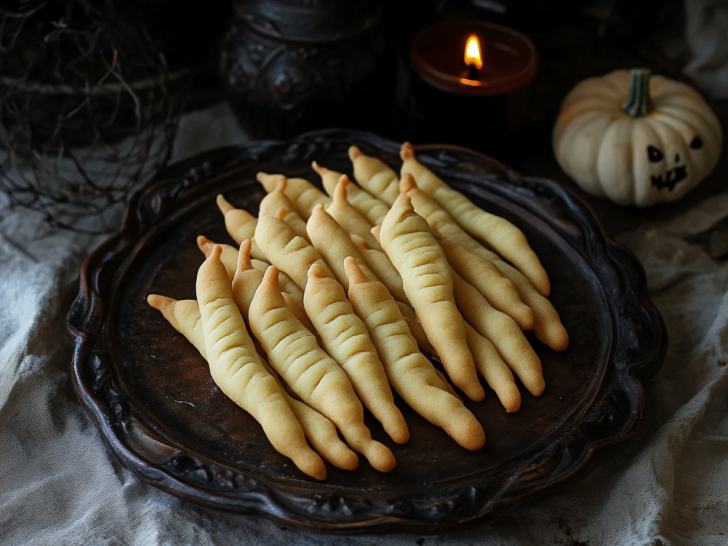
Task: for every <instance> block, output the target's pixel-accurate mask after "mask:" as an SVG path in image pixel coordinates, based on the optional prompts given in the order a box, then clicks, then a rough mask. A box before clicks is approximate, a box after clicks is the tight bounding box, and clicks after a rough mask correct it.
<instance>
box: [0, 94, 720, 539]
mask: <svg viewBox="0 0 728 546" xmlns="http://www.w3.org/2000/svg"><path fill="white" fill-rule="evenodd" d="M220 108H223V109H224V108H225V107H220ZM219 114H220V113H219V112H217V113H216V112H214V109H213V111H212V113H211V112H210V111H208V112H201V113H194V114H192V115H188V116H187V117H186V118H184V120H183V124H182V127H181V130H180V138H179V139H178V141H177V144H176V146H177V147H176V150H175V155H176V156H177V157H182V156H185V155H188V154H190V153H193V152H196V151H199V143H200V142H205V143H206V144H207V146H215V145H221V144H225V143H229V142H234V141H238V140H242V139H243V138H244V135H242V133H240V132H239V129H237V128H236V127H234V126H230V125H225V124H224V123H222V124H221V122H219V119H221V117H222V118H224V117H225V116H220V115H219ZM216 120H217V121H216ZM205 131H207V132H206V133H205ZM726 214H728V194H724V195H720V196H717V197H713V198H711V199H710V200H708V201H706V202H703V203H702V204H700V205H699V206H697V207H695V208H693V209H692V210H690V211H688V212H687V213H685V214H683V215H682V216H680V217H678V218H675V219H673V220H671V221H669V222H668V223H663V224H655V225H648V226H643V227H642V228H641V229H639V230H638V231H636V232H633V233H629V234H627V235H624V236H622V237H620V241H621V242H622V243H623V244H625V245H626V246H627V247H628V248H630V249H631V250H632V251H633V252H634V253H635V254H636V255H637V256H638V257H639V259H640V260H641V262H642V264H643V265H644V267H645V269H646V271H647V278H648V287H649V292H650V296H651V298H652V300H653V302H654V303H655V304H656V305H657V307H658V308H659V310H660V312H661V313H662V316H663V318H664V320H665V322H666V324H667V329H668V332H669V348H668V352H667V358H666V360H665V363H664V365H663V366H662V368H661V370H660V371H659V372H658V374H657V375H656V376H655V378H654V379H653V380H652V381H651V382H650V383H649V384H648V386H647V412H646V415H645V421H644V423H643V425H642V426H641V429H640V431H639V433H638V434H637V435H636V436H635V437H634V438H632V440H631V441H630V442H628V443H625V444H623V445H622V446H621V447H620V449H619V450H618V451H617V454H616V455H613V456H611V457H610V458H608V459H606V460H601V461H600V462H599V464H596V465H593V470H591V472H589V473H588V474H581V475H578V476H576V477H575V478H574V479H572V480H570V481H569V482H568V484H567V485H566V486H565V487H563V488H562V489H561V490H560V492H559V493H558V495H556V496H553V497H551V498H548V499H546V500H543V501H540V502H537V503H534V504H530V505H528V506H525V507H522V508H519V509H517V510H515V511H513V512H511V513H510V514H508V515H506V516H505V517H503V518H502V519H500V520H499V521H498V522H496V523H495V524H493V525H492V526H488V527H476V528H471V529H468V530H466V531H463V532H460V533H450V534H446V535H442V536H416V535H385V536H373V535H369V536H356V537H341V536H328V535H317V534H310V533H305V532H301V531H298V530H293V529H286V528H282V527H280V526H279V525H276V524H273V523H270V522H269V521H267V520H265V519H262V518H254V517H241V516H236V515H230V514H227V513H222V512H216V511H212V510H207V509H203V508H197V507H195V506H193V505H191V504H187V503H185V502H182V501H180V500H178V499H177V498H176V497H173V496H171V495H168V494H166V493H163V492H161V491H159V490H157V489H156V488H154V487H152V486H150V485H147V484H146V483H144V482H142V481H141V480H140V479H138V478H136V477H135V476H134V475H132V474H131V473H130V472H129V471H127V470H126V469H125V468H123V467H121V466H120V465H119V464H117V463H116V462H115V461H114V459H113V458H112V457H111V455H110V454H109V453H108V452H107V450H106V448H105V446H104V443H103V441H102V440H101V437H100V434H99V432H98V430H97V429H96V427H95V426H94V425H93V423H92V422H91V419H90V418H89V417H88V416H87V414H86V412H85V410H84V409H83V408H82V407H81V405H80V404H79V402H78V401H77V400H76V397H75V395H74V392H73V389H72V386H71V378H70V366H71V355H72V338H71V336H70V334H69V333H68V332H67V330H66V324H65V317H66V313H67V311H68V308H69V306H70V304H71V302H72V301H73V298H74V297H75V295H76V293H77V290H78V281H77V277H78V272H79V267H80V264H81V262H82V261H83V259H84V258H85V256H86V255H87V254H88V253H89V252H90V251H91V250H93V248H95V246H96V245H98V244H99V243H100V242H101V240H103V238H99V237H92V236H80V235H77V234H71V233H68V232H56V233H54V234H52V235H47V236H43V237H38V233H40V232H42V228H41V223H40V220H39V219H38V218H37V217H36V216H35V215H34V214H31V213H26V212H16V213H12V214H5V215H4V217H3V218H0V544H1V545H3V546H5V545H13V546H16V545H24V546H34V545H38V546H47V545H58V546H62V545H76V544H78V545H84V546H85V545H126V544H134V545H145V546H146V545H148V546H152V545H162V544H164V545H186V544H190V545H213V544H214V545H228V544H230V545H233V544H234V545H259V544H265V545H286V546H288V545H290V544H301V545H312V546H313V545H315V546H325V545H328V544H332V545H334V544H335V545H351V546H354V545H356V546H372V545H382V546H384V545H408V546H414V545H415V544H417V545H434V544H448V545H449V544H452V545H463V546H465V545H474V544H487V545H498V546H511V545H523V544H526V545H528V544H540V545H564V546H580V545H586V544H588V545H590V546H596V545H602V544H604V545H612V544H613V545H619V546H627V545H635V546H636V545H645V546H646V545H650V546H653V545H667V544H674V545H701V546H702V545H705V546H707V545H715V546H718V545H723V546H724V545H726V544H728V365H726V362H728V260H724V261H722V262H716V261H714V260H713V259H712V258H711V257H710V256H709V255H708V254H707V253H706V252H705V251H704V250H703V249H702V248H701V247H699V246H697V245H693V244H690V243H688V242H686V240H685V238H686V237H688V236H690V235H692V234H695V233H698V232H701V231H703V230H705V229H707V228H709V227H710V226H711V225H713V224H714V223H715V222H716V221H717V220H719V219H720V218H722V217H723V216H725V215H726Z"/></svg>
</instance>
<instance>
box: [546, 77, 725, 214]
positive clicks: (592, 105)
mask: <svg viewBox="0 0 728 546" xmlns="http://www.w3.org/2000/svg"><path fill="white" fill-rule="evenodd" d="M722 145H723V135H722V131H721V127H720V122H719V121H718V118H717V117H716V116H715V114H714V113H713V111H712V110H711V109H710V107H709V106H708V104H707V103H706V102H705V100H704V99H703V98H702V97H701V96H700V95H699V94H698V93H697V91H695V90H694V89H692V88H691V87H690V86H688V85H686V84H684V83H681V82H677V81H674V80H670V79H668V78H665V77H663V76H653V77H650V71H649V70H647V69H643V68H637V69H633V70H631V71H627V70H616V71H614V72H611V73H609V74H607V75H606V76H603V77H600V78H589V79H587V80H584V81H582V82H581V83H579V84H578V85H577V86H576V87H574V89H572V90H571V92H570V93H569V94H568V95H567V96H566V98H565V99H564V102H563V103H562V105H561V112H560V114H559V117H558V119H557V120H556V125H555V126H554V132H553V146H554V154H555V155H556V160H557V161H558V162H559V165H560V166H561V168H562V169H563V170H564V171H565V172H566V174H568V175H569V176H570V177H571V178H572V179H574V180H575V181H576V183H577V184H579V186H581V187H582V188H583V189H584V190H586V191H587V192H589V193H591V194H593V195H596V196H599V197H608V198H609V199H611V200H612V201H615V202H617V203H619V204H621V205H637V206H638V207H647V206H649V205H653V204H655V203H658V202H661V201H668V202H669V201H675V200H677V199H680V198H681V197H682V196H683V195H685V194H686V193H687V192H688V191H690V190H691V189H692V188H693V187H695V186H696V185H697V184H698V183H699V182H700V181H701V180H703V179H704V178H705V177H706V176H708V174H710V172H711V171H712V170H713V168H714V167H715V165H716V164H717V163H718V158H719V156H720V151H721V148H722Z"/></svg>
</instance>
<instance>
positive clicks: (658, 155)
mask: <svg viewBox="0 0 728 546" xmlns="http://www.w3.org/2000/svg"><path fill="white" fill-rule="evenodd" d="M647 159H649V160H650V161H651V162H652V163H657V162H658V161H662V152H661V151H660V150H658V149H657V148H655V147H654V146H647Z"/></svg>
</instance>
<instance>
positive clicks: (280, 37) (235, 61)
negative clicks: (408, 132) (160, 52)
mask: <svg viewBox="0 0 728 546" xmlns="http://www.w3.org/2000/svg"><path fill="white" fill-rule="evenodd" d="M235 7H236V10H235V16H234V18H233V22H232V24H231V27H230V29H229V32H228V34H227V36H226V39H225V41H224V44H223V49H222V57H221V64H220V70H221V73H222V75H223V78H224V87H225V90H226V93H227V97H228V100H229V102H230V104H231V106H232V107H233V110H234V111H235V113H236V114H237V116H238V119H239V121H240V124H241V125H242V126H243V128H244V129H245V130H246V131H247V132H248V133H249V134H250V136H251V137H253V138H284V137H291V136H293V135H296V134H299V133H301V132H304V131H309V130H312V129H318V128H322V127H330V126H349V127H361V128H367V129H370V130H375V131H376V130H381V128H382V127H383V126H384V125H385V124H386V121H387V120H388V118H389V115H390V110H391V107H392V101H393V98H394V88H395V82H396V77H395V73H396V63H395V55H394V53H393V51H392V47H391V45H390V44H389V42H388V41H387V40H386V39H385V37H384V34H383V32H382V25H381V20H382V6H381V5H380V4H379V3H377V2H371V1H352V2H349V3H346V4H345V3H343V2H336V1H333V0H321V1H319V2H304V1H293V0H267V1H265V0H247V1H240V2H238V3H237V4H236V5H235Z"/></svg>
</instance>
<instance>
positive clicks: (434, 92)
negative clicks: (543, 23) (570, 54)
mask: <svg viewBox="0 0 728 546" xmlns="http://www.w3.org/2000/svg"><path fill="white" fill-rule="evenodd" d="M410 62H411V65H412V68H413V71H414V74H413V78H412V82H411V94H412V96H413V99H414V101H415V103H416V104H417V106H418V111H419V112H421V114H422V117H423V124H422V127H423V131H426V132H427V134H425V135H423V138H427V139H430V140H431V139H436V140H437V141H443V140H445V141H449V142H452V143H456V144H464V145H467V146H471V147H475V148H479V149H488V151H490V149H489V148H490V143H496V144H501V143H502V142H504V141H506V140H508V139H509V138H512V137H513V136H515V135H516V134H517V132H518V130H519V129H520V127H521V126H522V123H523V121H524V118H525V112H526V110H527V103H528V88H529V86H530V84H531V82H532V81H533V79H534V77H535V76H536V72H537V68H538V55H537V54H536V48H535V47H534V45H533V44H532V43H531V41H530V40H529V39H528V38H526V37H525V36H524V35H523V34H520V33H519V32H516V31H515V30H513V29H510V28H507V27H504V26H501V25H495V24H492V23H486V22H484V21H467V20H455V21H445V22H442V23H437V24H435V25H432V26H430V27H427V28H425V29H423V30H422V31H421V32H420V33H419V34H417V36H416V37H415V39H414V40H413V42H412V46H411V48H410ZM465 120H467V121H466V122H465V123H464V121H465Z"/></svg>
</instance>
